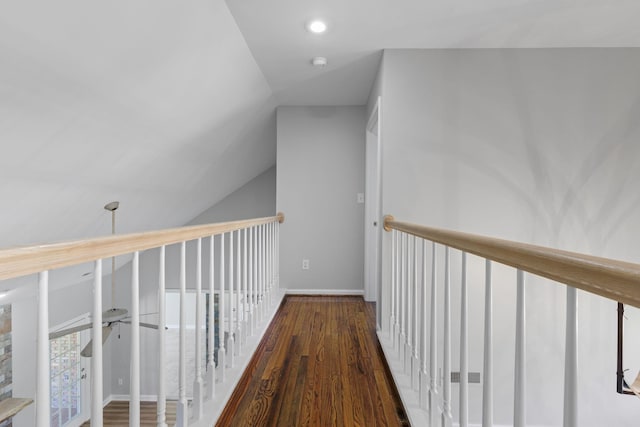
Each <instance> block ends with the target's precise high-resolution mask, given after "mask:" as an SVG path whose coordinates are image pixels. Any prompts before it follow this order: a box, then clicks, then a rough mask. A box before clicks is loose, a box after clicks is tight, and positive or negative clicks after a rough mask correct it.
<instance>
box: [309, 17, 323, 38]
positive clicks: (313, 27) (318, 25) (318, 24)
mask: <svg viewBox="0 0 640 427" xmlns="http://www.w3.org/2000/svg"><path fill="white" fill-rule="evenodd" d="M307 30H309V31H310V32H312V33H314V34H321V33H324V32H325V31H327V24H325V23H324V22H323V21H320V20H319V19H314V20H313V21H310V22H309V23H308V24H307Z"/></svg>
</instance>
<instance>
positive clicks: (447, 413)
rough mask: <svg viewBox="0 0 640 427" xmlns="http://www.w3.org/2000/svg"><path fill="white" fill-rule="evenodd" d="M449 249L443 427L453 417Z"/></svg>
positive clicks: (445, 277) (445, 280)
mask: <svg viewBox="0 0 640 427" xmlns="http://www.w3.org/2000/svg"><path fill="white" fill-rule="evenodd" d="M449 258H450V256H449V247H448V246H445V252H444V320H443V322H444V340H443V346H444V349H443V350H444V351H443V360H442V365H443V368H442V371H443V372H442V374H443V376H444V379H443V386H442V426H443V427H450V426H451V421H452V416H451V271H450V270H451V269H450V265H449V264H450V262H449Z"/></svg>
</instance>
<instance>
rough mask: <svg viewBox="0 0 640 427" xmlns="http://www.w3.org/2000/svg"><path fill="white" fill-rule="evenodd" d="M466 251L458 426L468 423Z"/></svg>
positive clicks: (461, 324)
mask: <svg viewBox="0 0 640 427" xmlns="http://www.w3.org/2000/svg"><path fill="white" fill-rule="evenodd" d="M467 328H468V325H467V253H466V252H462V280H461V282H460V427H467V426H468V425H469V361H468V358H469V337H468V336H467Z"/></svg>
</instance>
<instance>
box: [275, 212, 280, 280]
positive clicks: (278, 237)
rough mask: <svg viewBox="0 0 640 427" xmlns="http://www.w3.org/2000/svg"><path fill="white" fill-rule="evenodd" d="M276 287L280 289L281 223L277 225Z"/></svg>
mask: <svg viewBox="0 0 640 427" xmlns="http://www.w3.org/2000/svg"><path fill="white" fill-rule="evenodd" d="M276 285H277V286H278V289H280V223H279V222H278V223H276Z"/></svg>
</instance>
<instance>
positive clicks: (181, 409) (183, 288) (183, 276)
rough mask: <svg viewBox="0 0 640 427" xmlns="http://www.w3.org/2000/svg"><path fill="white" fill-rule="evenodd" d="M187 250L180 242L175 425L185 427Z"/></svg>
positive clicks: (186, 414)
mask: <svg viewBox="0 0 640 427" xmlns="http://www.w3.org/2000/svg"><path fill="white" fill-rule="evenodd" d="M186 253H187V250H186V242H182V243H181V244H180V337H179V344H178V351H179V359H178V363H179V366H178V405H177V410H176V426H178V427H185V426H186V425H187V424H188V418H189V414H188V410H189V408H188V403H187V390H186V382H187V360H186V324H187V322H186V307H185V302H186V296H187V268H186V264H187V255H186Z"/></svg>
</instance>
